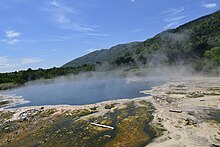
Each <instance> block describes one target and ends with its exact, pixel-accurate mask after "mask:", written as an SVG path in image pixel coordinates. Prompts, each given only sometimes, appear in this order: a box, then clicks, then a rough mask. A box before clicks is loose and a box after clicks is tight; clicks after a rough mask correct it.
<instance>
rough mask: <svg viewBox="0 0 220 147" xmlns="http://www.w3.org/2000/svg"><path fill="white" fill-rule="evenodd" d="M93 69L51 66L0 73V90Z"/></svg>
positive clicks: (92, 68)
mask: <svg viewBox="0 0 220 147" xmlns="http://www.w3.org/2000/svg"><path fill="white" fill-rule="evenodd" d="M93 70H95V67H94V66H91V65H83V66H78V67H67V68H55V67H54V68H51V69H41V68H40V69H37V70H32V69H31V68H29V69H28V70H26V71H18V72H11V73H0V90H5V89H9V88H14V87H17V86H19V85H22V84H24V83H25V82H28V81H34V80H37V79H52V78H54V77H58V76H64V75H68V74H78V73H80V72H85V71H93Z"/></svg>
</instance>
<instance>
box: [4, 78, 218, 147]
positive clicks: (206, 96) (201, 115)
mask: <svg viewBox="0 0 220 147" xmlns="http://www.w3.org/2000/svg"><path fill="white" fill-rule="evenodd" d="M219 83H220V77H198V78H191V79H183V80H172V81H168V82H166V83H165V84H162V85H159V86H155V87H152V89H151V90H144V91H141V92H142V93H145V94H150V96H146V97H139V98H134V99H118V100H109V101H103V102H99V103H95V104H88V105H74V106H73V105H46V106H28V107H21V108H12V109H5V110H3V111H10V112H13V113H14V114H13V117H12V118H11V119H10V121H14V120H18V119H19V117H20V115H21V114H23V113H25V112H27V111H30V110H41V109H43V110H44V111H47V110H48V111H49V110H52V109H55V110H56V112H55V113H54V114H53V115H54V116H55V115H59V114H63V113H66V112H68V111H75V110H89V111H90V110H92V109H94V108H95V111H97V112H96V113H93V114H90V115H86V116H83V117H81V118H80V120H81V119H82V120H86V119H88V118H91V117H100V116H104V115H105V114H107V113H108V112H113V111H114V110H115V109H121V108H123V107H125V104H127V103H129V102H135V103H136V105H140V104H139V103H138V102H140V101H141V100H144V101H146V102H149V103H151V104H152V105H153V107H154V108H155V110H154V112H153V114H152V115H153V116H154V118H153V121H152V122H150V125H151V126H153V127H156V128H159V129H163V132H162V134H160V136H159V137H156V138H153V140H152V142H151V143H149V144H148V145H147V146H159V147H160V146H161V147H163V146H179V145H180V144H181V145H182V146H184V145H185V146H210V145H212V144H215V145H220V129H219V128H220V122H219V121H220V120H219V119H220V118H218V116H220V84H219ZM107 105H109V106H111V105H114V109H111V107H110V109H107V108H106V106H107ZM170 110H175V111H176V110H177V111H179V112H180V111H181V112H180V113H176V112H171V111H170ZM212 113H214V114H217V116H216V115H213V116H212Z"/></svg>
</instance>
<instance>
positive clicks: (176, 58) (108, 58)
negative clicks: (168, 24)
mask: <svg viewBox="0 0 220 147" xmlns="http://www.w3.org/2000/svg"><path fill="white" fill-rule="evenodd" d="M219 46H220V11H217V12H215V13H213V14H210V15H207V16H203V17H201V18H198V19H196V20H194V21H191V22H189V23H186V24H184V25H182V26H179V27H178V28H176V29H170V30H166V31H164V32H162V33H160V34H158V35H156V36H155V37H153V38H150V39H148V40H146V41H143V42H134V43H128V44H121V45H117V46H114V47H112V48H110V49H102V50H98V51H95V52H92V53H90V54H88V55H85V56H83V57H80V58H77V59H75V60H72V61H70V62H69V63H67V64H65V65H64V66H63V67H75V66H79V65H83V64H88V65H105V64H107V65H111V66H113V67H115V66H116V67H117V66H123V65H127V66H130V65H137V66H138V65H143V64H144V65H156V64H161V63H162V64H167V65H170V64H188V63H190V64H193V65H194V66H195V68H196V69H198V70H201V69H202V68H203V65H204V67H205V64H206V63H204V62H206V61H208V60H209V59H210V58H208V59H207V56H205V52H206V51H208V50H210V49H212V48H214V47H219Z"/></svg>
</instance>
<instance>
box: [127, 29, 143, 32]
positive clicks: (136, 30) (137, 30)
mask: <svg viewBox="0 0 220 147" xmlns="http://www.w3.org/2000/svg"><path fill="white" fill-rule="evenodd" d="M140 31H141V29H135V30H131V31H129V32H130V33H138V32H140Z"/></svg>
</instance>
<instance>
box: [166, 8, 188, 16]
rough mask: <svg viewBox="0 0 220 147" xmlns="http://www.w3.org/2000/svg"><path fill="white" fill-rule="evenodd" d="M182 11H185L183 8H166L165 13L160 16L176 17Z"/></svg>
mask: <svg viewBox="0 0 220 147" xmlns="http://www.w3.org/2000/svg"><path fill="white" fill-rule="evenodd" d="M184 10H185V8H184V7H181V8H168V9H166V10H165V11H163V12H162V14H166V15H176V14H179V13H181V12H183V11H184Z"/></svg>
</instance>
